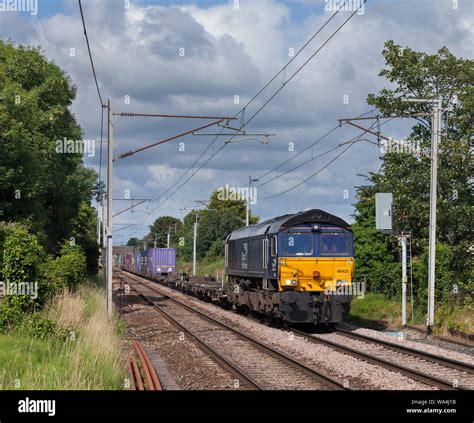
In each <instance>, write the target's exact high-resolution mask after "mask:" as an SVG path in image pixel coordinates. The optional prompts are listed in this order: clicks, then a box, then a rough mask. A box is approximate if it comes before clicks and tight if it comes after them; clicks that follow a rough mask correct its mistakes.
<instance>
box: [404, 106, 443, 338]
mask: <svg viewBox="0 0 474 423" xmlns="http://www.w3.org/2000/svg"><path fill="white" fill-rule="evenodd" d="M404 101H407V102H412V103H430V104H432V105H433V110H432V118H431V177H430V228H429V251H428V313H427V322H426V326H427V331H428V333H431V332H432V328H433V326H434V316H435V280H436V205H437V201H436V200H437V184H438V144H439V142H440V141H441V108H442V104H441V98H439V99H436V100H433V99H419V98H408V99H404Z"/></svg>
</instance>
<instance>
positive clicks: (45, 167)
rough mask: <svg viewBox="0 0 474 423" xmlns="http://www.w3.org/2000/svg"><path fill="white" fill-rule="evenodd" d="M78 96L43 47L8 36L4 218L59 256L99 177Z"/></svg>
mask: <svg viewBox="0 0 474 423" xmlns="http://www.w3.org/2000/svg"><path fill="white" fill-rule="evenodd" d="M75 96H76V88H75V87H74V86H73V84H72V83H71V81H70V79H69V77H68V76H66V75H65V74H64V72H63V71H62V70H61V69H60V68H59V67H58V66H56V65H55V64H54V63H52V62H49V61H47V59H46V58H45V57H44V56H43V55H42V54H41V52H40V50H39V49H38V48H31V47H24V46H19V47H16V46H14V45H13V44H11V43H5V42H2V41H0V143H1V148H2V154H1V155H0V198H1V199H2V201H1V202H0V220H3V221H16V222H21V223H23V224H25V225H26V226H28V227H29V228H31V229H32V231H33V233H35V234H36V235H37V237H38V240H39V241H40V243H41V244H42V245H44V246H45V247H46V249H47V251H48V252H53V253H57V250H58V248H59V245H60V244H61V243H62V241H64V240H66V239H69V237H70V236H71V233H72V232H73V229H74V225H75V223H74V221H75V219H76V218H78V215H79V213H80V211H81V207H82V206H81V205H82V204H83V203H84V202H89V201H90V199H91V190H92V184H93V181H94V179H95V174H94V172H93V171H92V170H91V169H86V168H84V166H83V162H82V151H81V148H80V147H81V140H82V138H83V136H82V131H81V128H80V126H79V125H78V124H77V122H76V120H75V117H74V115H73V114H72V113H71V111H70V110H69V106H70V105H71V104H72V101H73V100H74V98H75ZM88 224H89V225H90V227H94V228H95V221H93V220H92V219H90V220H89V221H88ZM83 238H84V237H83ZM94 238H95V237H94ZM90 241H91V239H88V240H87V243H89V242H90Z"/></svg>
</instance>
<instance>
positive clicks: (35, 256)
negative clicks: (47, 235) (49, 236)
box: [0, 226, 45, 330]
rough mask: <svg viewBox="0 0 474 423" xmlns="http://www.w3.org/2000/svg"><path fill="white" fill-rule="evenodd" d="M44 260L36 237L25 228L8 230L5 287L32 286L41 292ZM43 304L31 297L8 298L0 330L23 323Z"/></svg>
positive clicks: (3, 307) (3, 270)
mask: <svg viewBox="0 0 474 423" xmlns="http://www.w3.org/2000/svg"><path fill="white" fill-rule="evenodd" d="M44 258H45V255H44V251H43V248H42V247H41V246H40V245H39V243H38V240H37V239H36V237H35V236H34V235H31V234H29V233H28V231H27V230H26V228H24V227H22V226H11V227H9V228H8V230H7V235H6V237H5V241H4V245H3V261H2V275H3V282H4V284H10V286H21V285H24V286H26V284H30V285H29V287H30V288H32V287H34V286H36V287H37V288H38V291H39V286H40V276H41V271H40V268H41V264H42V262H43V260H44ZM14 284H16V285H14ZM20 284H21V285H20ZM32 284H36V285H32ZM5 287H6V286H5ZM30 292H31V291H30ZM40 303H41V299H40V298H39V297H36V298H33V296H32V295H18V294H15V295H5V296H4V297H3V299H2V303H1V308H0V329H1V330H5V329H6V328H9V327H11V326H13V325H15V324H16V323H18V322H20V321H21V320H22V319H23V317H24V316H25V314H26V313H30V312H32V311H34V310H35V308H36V307H37V306H38V305H39V304H40Z"/></svg>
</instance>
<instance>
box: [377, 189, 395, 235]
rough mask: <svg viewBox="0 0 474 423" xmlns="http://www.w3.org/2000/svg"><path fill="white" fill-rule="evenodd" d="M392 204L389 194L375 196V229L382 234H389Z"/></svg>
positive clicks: (381, 193) (391, 197)
mask: <svg viewBox="0 0 474 423" xmlns="http://www.w3.org/2000/svg"><path fill="white" fill-rule="evenodd" d="M392 203H393V194H392V193H391V192H378V193H376V194H375V228H376V229H377V230H379V231H381V232H384V233H391V232H392V230H393V228H392Z"/></svg>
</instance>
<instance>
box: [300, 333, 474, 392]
mask: <svg viewBox="0 0 474 423" xmlns="http://www.w3.org/2000/svg"><path fill="white" fill-rule="evenodd" d="M292 332H293V333H295V334H297V335H298V336H300V337H302V338H305V339H307V340H308V341H310V342H314V343H317V344H321V345H325V346H327V347H330V348H333V349H335V350H337V351H339V352H341V353H343V354H348V355H351V356H353V357H356V358H358V359H361V360H364V361H367V362H369V363H371V364H375V365H376V366H380V367H384V368H386V369H389V370H392V371H395V372H398V373H401V374H403V375H405V376H407V377H409V378H410V379H414V380H417V381H419V382H422V383H427V384H429V385H431V386H437V387H438V388H441V389H445V390H446V389H448V390H468V389H469V388H467V387H464V386H461V385H459V386H457V387H454V386H453V384H452V383H451V382H449V381H447V380H444V379H441V378H439V377H437V376H433V375H429V374H427V373H423V372H421V371H419V370H416V369H412V368H409V367H406V366H404V365H402V364H397V363H395V362H393V361H390V360H385V359H384V358H381V357H375V356H373V355H370V354H367V353H364V352H362V351H359V350H356V349H354V348H351V347H348V346H345V345H342V344H339V343H337V342H334V341H330V340H328V339H323V338H319V337H315V336H312V335H310V334H308V333H306V332H302V331H300V330H297V329H292Z"/></svg>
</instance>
